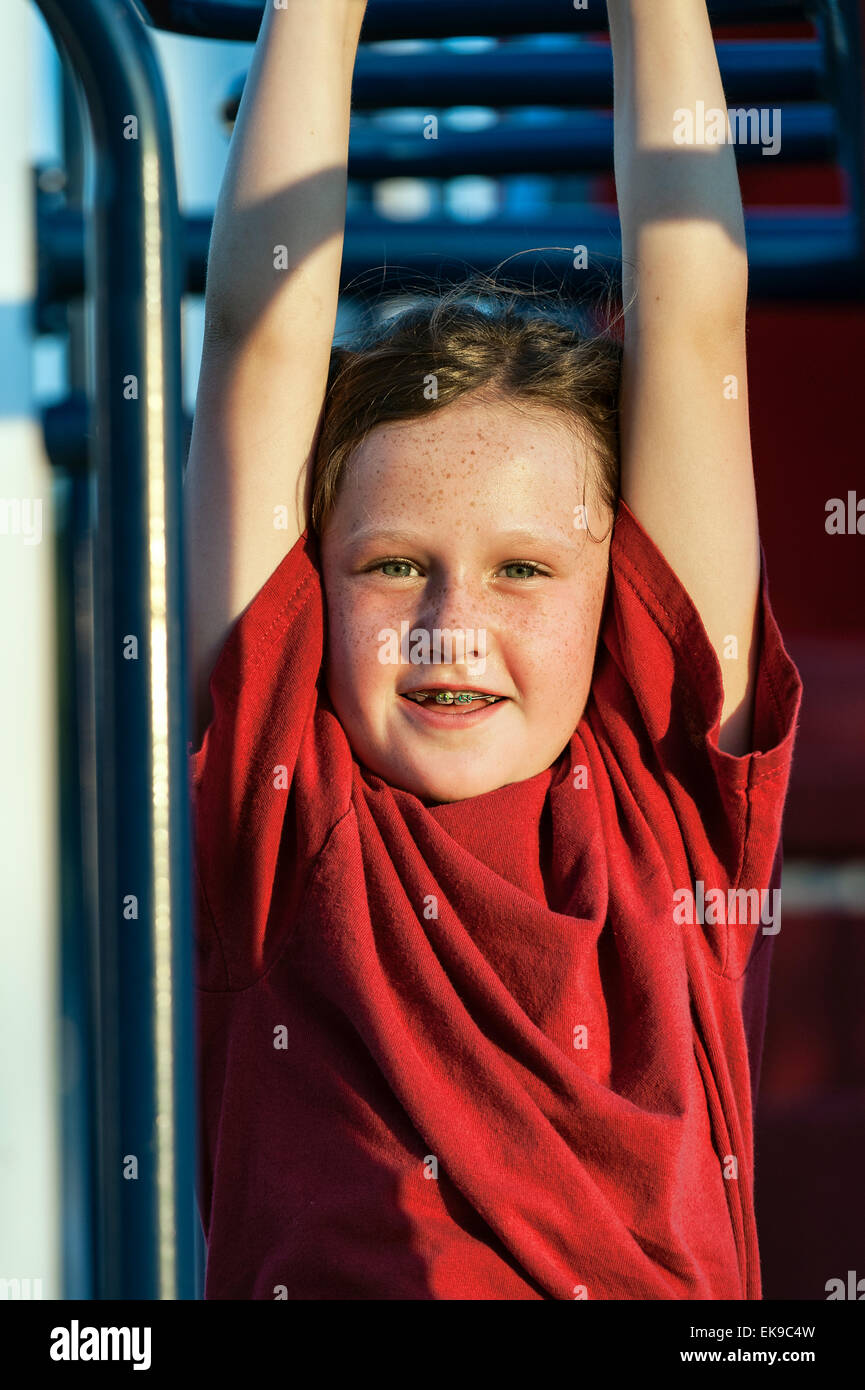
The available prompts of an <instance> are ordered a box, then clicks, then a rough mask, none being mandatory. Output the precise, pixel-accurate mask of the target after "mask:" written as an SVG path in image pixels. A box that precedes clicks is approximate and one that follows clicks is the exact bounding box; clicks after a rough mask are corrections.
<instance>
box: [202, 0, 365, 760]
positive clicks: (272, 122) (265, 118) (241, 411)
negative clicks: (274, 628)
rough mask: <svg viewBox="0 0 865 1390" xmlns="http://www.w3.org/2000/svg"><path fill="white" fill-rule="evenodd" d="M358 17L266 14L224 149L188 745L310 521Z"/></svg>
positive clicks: (298, 0)
mask: <svg viewBox="0 0 865 1390" xmlns="http://www.w3.org/2000/svg"><path fill="white" fill-rule="evenodd" d="M365 8H366V0H290V3H289V4H288V6H287V7H286V8H279V9H277V8H274V6H273V4H272V3H270V2H269V3H268V4H267V6H266V8H265V12H264V18H263V21H262V25H261V29H260V31H259V36H258V40H257V43H256V47H255V52H254V55H253V59H252V65H251V67H250V70H249V76H248V78H247V81H246V86H245V88H244V92H243V98H242V101H241V103H240V109H239V111H238V116H237V121H236V123H235V127H234V132H233V134H232V137H231V147H230V150H229V155H228V161H227V164H226V168H225V174H224V176H223V180H222V185H221V188H220V192H219V198H218V201H217V205H216V210H215V214H214V220H213V231H212V235H211V242H210V251H209V256H208V265H207V288H206V295H205V337H204V349H203V353H202V360H201V373H200V377H199V383H198V396H197V401H196V409H195V419H194V426H193V433H192V441H191V444H190V452H189V459H188V462H187V468H186V477H185V480H184V513H185V529H186V541H187V561H186V564H187V578H188V584H187V590H188V600H189V605H188V618H189V625H188V631H189V652H190V662H189V664H190V679H191V681H192V685H193V690H194V706H195V719H194V724H195V730H194V734H195V743H196V747H197V746H198V742H199V740H200V738H201V735H202V734H203V732H204V728H205V727H206V724H207V722H208V712H209V696H208V688H207V687H208V680H209V675H210V672H211V670H212V667H213V665H214V662H215V660H216V657H217V656H218V654H219V651H220V648H221V646H222V644H223V642H224V640H225V637H226V636H227V634H228V630H229V628H230V627H231V626H232V624H233V623H234V620H235V619H236V618H237V617H238V616H239V615H240V613H241V612H242V611H243V609H244V608H245V607H246V606H247V605H248V604H249V602H250V601H251V599H252V598H253V597H254V596H255V594H256V593H257V592H258V591H259V589H260V588H261V587H262V586H263V584H264V583H265V581H266V580H267V579H268V578H269V576H270V575H271V574H272V573H273V571H274V570H275V569H276V567H277V565H278V564H279V562H280V560H281V559H282V558H283V556H284V555H285V554H286V553H287V551H288V550H290V548H291V546H292V545H293V544H294V542H295V541H296V540H297V538H298V536H299V535H300V533H301V532H302V530H303V528H304V525H305V517H304V505H305V497H304V495H303V494H304V492H305V491H308V483H309V478H308V477H307V478H306V479H305V480H304V487H303V488H301V485H300V479H301V471H302V469H303V467H304V465H305V464H306V463H307V461H308V460H311V458H312V456H313V452H314V448H315V441H316V438H317V435H318V430H319V425H320V419H321V408H322V405H323V402H324V394H325V388H326V384H327V373H328V366H329V361H330V350H331V346H332V342H333V334H334V328H335V324H336V309H337V298H338V290H339V272H340V265H341V261H342V250H343V238H344V231H345V208H346V177H347V176H346V170H347V163H348V136H349V115H350V100H351V80H352V73H353V70H354V62H355V57H356V53H357V44H358V39H359V35H360V28H361V23H362V21H363V16H364V12H365ZM278 508H282V509H283V515H284V514H285V513H286V512H287V527H286V524H285V522H284V521H283V520H282V518H281V517H280V515H279V513H278V512H277V511H276V509H278ZM275 517H276V518H278V519H279V520H280V521H281V525H280V526H277V525H276V522H275Z"/></svg>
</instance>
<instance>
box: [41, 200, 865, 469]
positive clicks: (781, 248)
mask: <svg viewBox="0 0 865 1390" xmlns="http://www.w3.org/2000/svg"><path fill="white" fill-rule="evenodd" d="M566 217H567V227H568V230H567V232H564V234H563V227H564V226H565V225H566V223H565V219H566ZM491 225H492V224H491V223H489V222H472V223H466V222H457V221H444V220H436V221H435V222H430V221H422V222H416V223H410V224H406V223H395V222H392V221H388V220H387V219H386V218H380V217H376V218H370V217H367V216H366V215H365V214H363V213H361V212H355V213H353V215H352V218H351V221H350V222H349V224H348V226H347V229H346V235H345V253H344V262H343V263H344V265H351V266H352V271H351V275H350V276H349V279H351V278H353V277H354V276H355V275H356V274H357V273H358V270H359V269H362V268H363V267H362V266H361V264H360V262H361V252H360V248H361V246H364V247H365V246H367V245H369V244H370V238H374V239H376V244H375V245H374V246H372V248H371V256H372V260H371V261H370V262H369V264H370V265H378V264H379V263H380V262H381V261H382V260H383V256H384V248H385V244H388V245H390V244H391V243H392V241H393V238H394V237H395V236H396V235H397V234H399V235H400V237H405V238H406V239H410V238H412V237H416V238H417V239H418V241H419V242H421V243H423V247H424V249H425V250H427V251H429V249H430V247H433V248H434V247H435V246H436V242H435V240H434V238H435V237H437V236H438V235H439V234H441V235H446V236H447V237H448V245H449V247H453V245H454V244H455V242H456V241H459V240H460V239H461V240H462V244H463V247H464V248H465V249H469V248H474V246H475V244H476V242H477V238H478V237H481V238H482V240H485V239H486V237H487V234H488V232H489V230H490V227H491ZM212 226H213V222H212V218H210V217H207V216H191V217H187V218H186V219H185V221H184V224H183V235H184V243H185V257H184V259H185V262H186V266H187V280H186V286H185V292H186V293H187V294H194V295H200V294H203V293H204V285H205V271H206V268H207V250H208V246H209V244H210V235H211V230H212ZM618 226H619V224H618V219H617V217H616V215H615V213H609V212H606V211H605V210H604V209H603V208H597V207H587V206H579V207H575V208H574V210H573V213H572V214H571V215H570V216H568V214H567V213H566V211H564V210H563V209H562V208H561V207H560V206H558V207H556V209H555V211H554V213H551V214H548V215H546V216H545V217H544V218H543V219H541V220H538V222H537V223H532V222H526V221H521V222H514V221H513V220H512V219H502V218H501V217H497V218H496V220H495V227H496V228H497V229H499V230H500V231H501V233H502V238H501V239H502V241H503V240H504V239H505V238H506V237H508V236H509V237H511V238H512V240H511V243H510V246H509V247H507V248H506V249H505V250H504V251H503V252H502V253H501V254H502V255H510V254H512V253H513V251H514V248H515V247H520V246H523V245H525V243H526V238H527V237H531V239H532V244H535V243H536V242H537V241H539V240H547V241H551V242H556V243H561V242H565V243H567V244H570V243H571V241H572V239H573V236H574V234H575V229H576V231H577V232H580V231H582V233H583V236H584V238H585V236H587V235H591V236H594V237H595V238H596V239H598V240H599V241H603V242H604V244H605V246H607V247H612V246H615V247H616V248H618V246H619V240H618V236H619V231H618ZM58 227H59V231H60V234H59V241H58V254H59V255H62V257H63V258H64V259H63V262H62V264H60V265H59V266H58V267H57V271H58V278H59V281H60V283H61V284H62V287H63V291H62V292H63V294H64V296H65V297H66V298H71V297H72V296H74V295H80V294H81V293H82V291H83V281H84V272H83V263H82V256H81V251H80V246H79V248H78V251H77V252H76V250H75V243H76V240H78V241H79V242H80V240H81V239H82V237H83V233H82V236H81V237H79V238H76V237H75V236H74V235H73V234H72V230H71V223H70V220H69V218H68V217H65V216H64V217H63V219H62V220H61V221H60V222H55V218H54V215H53V214H50V213H44V214H42V215H41V216H40V220H39V239H40V242H41V243H42V246H43V250H44V252H45V264H46V266H47V265H49V264H50V263H51V261H52V249H53V246H54V234H55V229H56V228H58ZM745 227H746V231H747V236H748V255H749V264H750V278H749V285H750V294H751V297H752V299H762V298H774V297H775V295H776V292H777V291H776V288H775V286H776V283H777V282H776V279H775V277H772V276H771V275H770V272H771V270H772V257H773V256H777V257H780V258H781V263H782V266H783V268H784V273H785V274H787V275H791V273H793V274H795V275H796V276H797V277H798V276H799V274H800V271H801V276H802V277H804V276H806V275H807V274H810V273H811V271H812V270H816V268H817V267H818V266H819V267H822V268H823V269H825V267H826V265H827V262H828V261H831V259H832V257H833V256H837V257H838V258H839V264H840V263H842V262H843V263H844V264H846V262H847V260H848V259H849V257H850V256H851V255H853V254H854V253H855V250H856V247H857V245H858V241H857V223H856V220H855V218H853V217H852V216H850V215H849V214H848V213H846V212H844V211H836V210H834V209H831V208H830V209H815V210H814V211H812V212H785V211H783V210H780V209H779V210H777V211H775V210H773V211H771V212H766V213H761V212H758V211H756V210H754V211H746V213H745ZM497 245H498V243H497ZM809 268H810V269H809ZM812 288H813V289H814V290H816V291H817V292H816V293H814V292H812ZM52 291H53V283H52V280H51V279H50V278H49V277H48V275H47V271H46V275H45V278H44V279H43V281H42V284H41V289H40V293H41V294H42V295H43V296H50V295H51V293H52ZM850 293H851V295H855V293H856V283H855V282H851V284H850ZM781 294H782V297H785V296H788V297H789V298H791V299H801V298H819V297H820V293H819V286H815V287H811V286H809V285H808V284H806V283H803V282H802V281H801V279H799V278H797V279H793V278H791V279H790V281H789V283H788V284H787V286H786V289H784V287H783V286H782V288H781ZM50 302H51V301H50V300H47V299H46V302H45V304H44V305H43V308H47V307H49V304H50ZM70 411H71V412H72V414H71V415H70V414H69V412H70ZM76 412H77V413H76ZM80 412H81V404H80V402H79V401H76V400H75V399H74V398H71V397H70V398H69V399H68V400H67V401H64V402H59V403H57V404H56V405H53V406H51V407H49V408H48V409H47V410H46V411H45V412H44V421H45V431H46V441H47V446H48V451H49V454H50V456H51V458H52V459H53V460H54V461H55V462H56V463H58V464H59V465H62V466H71V462H70V463H68V464H67V461H66V455H65V448H66V443H65V441H66V439H67V437H70V436H74V435H76V434H78V433H80V430H81V425H80V420H81V418H82V417H81V414H80ZM188 429H189V421H188V420H187V421H186V422H185V430H186V431H188Z"/></svg>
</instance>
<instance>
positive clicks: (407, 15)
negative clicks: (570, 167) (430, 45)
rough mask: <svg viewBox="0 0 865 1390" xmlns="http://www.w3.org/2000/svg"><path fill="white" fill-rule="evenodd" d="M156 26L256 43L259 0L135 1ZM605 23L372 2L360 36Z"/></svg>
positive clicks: (740, 16) (782, 5) (721, 20)
mask: <svg viewBox="0 0 865 1390" xmlns="http://www.w3.org/2000/svg"><path fill="white" fill-rule="evenodd" d="M136 3H137V4H138V6H139V8H140V9H141V10H142V11H143V12H144V13H145V14H147V15H148V16H149V18H150V20H151V22H152V24H153V25H154V26H155V27H156V28H157V29H167V30H170V31H172V32H174V33H177V34H197V35H199V36H200V37H202V38H210V39H234V40H241V41H245V42H247V43H252V42H254V41H255V39H256V37H257V35H258V30H259V27H260V25H261V16H262V14H263V12H264V0H136ZM819 9H820V5H819V3H817V0H810V3H809V0H802V3H799V4H796V3H795V0H709V13H710V15H711V17H712V21H713V23H716V24H744V23H749V22H751V21H754V22H759V23H765V22H767V21H768V22H771V21H775V20H777V21H780V22H787V21H796V20H801V19H805V18H808V17H809V16H810V15H811V14H813V13H814V12H816V11H818V10H819ZM606 28H607V11H606V6H605V5H601V4H599V3H597V4H593V5H591V6H589V8H588V9H585V10H575V9H574V8H573V6H572V5H570V4H569V3H567V0H532V3H531V4H526V0H495V3H491V0H475V3H472V0H435V3H433V0H369V8H368V9H367V13H366V18H365V20H364V25H363V33H362V36H361V37H362V39H363V41H364V42H366V43H374V42H380V41H382V40H387V39H427V38H430V39H435V38H448V37H460V36H465V35H478V34H498V35H501V36H502V37H506V36H510V35H513V34H541V33H547V34H580V33H597V32H599V31H601V30H605V29H606Z"/></svg>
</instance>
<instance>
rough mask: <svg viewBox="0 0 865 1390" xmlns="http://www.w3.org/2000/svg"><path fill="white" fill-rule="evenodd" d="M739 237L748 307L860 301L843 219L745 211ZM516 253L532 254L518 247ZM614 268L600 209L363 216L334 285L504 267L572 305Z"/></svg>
mask: <svg viewBox="0 0 865 1390" xmlns="http://www.w3.org/2000/svg"><path fill="white" fill-rule="evenodd" d="M745 230H746V237H747V243H748V253H749V267H750V269H749V293H750V298H751V299H752V300H755V299H762V298H766V299H776V298H781V299H785V300H796V299H812V300H822V299H838V298H841V299H846V300H850V301H853V300H856V299H861V298H863V297H865V270H863V262H862V259H861V256H860V254H859V246H858V241H857V236H858V232H857V227H856V223H855V219H854V218H853V217H851V216H850V214H849V213H844V212H839V213H838V214H834V213H830V212H827V213H822V214H819V215H813V216H811V215H802V214H790V215H788V214H786V213H776V212H772V213H765V214H764V213H751V214H749V215H747V216H746V218H745ZM578 245H584V246H586V247H587V250H588V265H589V269H588V270H586V271H575V270H574V269H573V259H574V250H573V248H574V247H575V246H578ZM522 247H525V248H529V249H526V250H525V251H521V250H515V248H522ZM620 261H621V242H620V237H619V223H618V219H617V217H616V216H615V214H614V213H612V214H607V213H604V212H602V211H600V210H597V209H595V210H592V209H585V208H581V207H577V208H574V210H573V213H572V215H570V216H568V215H567V214H563V213H562V210H561V209H560V208H557V209H556V212H555V215H554V216H552V217H545V218H544V219H543V220H541V221H539V222H538V223H537V224H535V225H533V224H532V223H531V222H530V221H528V220H526V219H521V220H520V221H515V220H510V221H508V220H505V219H502V218H496V219H495V221H490V222H484V223H473V224H471V225H470V226H466V225H465V224H460V223H454V222H447V221H443V220H441V219H435V220H427V221H424V222H418V223H414V224H410V223H393V222H385V221H384V220H383V219H381V218H371V217H363V216H360V217H356V218H355V219H354V221H353V223H352V226H351V227H350V229H349V231H348V233H347V234H346V239H345V248H344V252H343V261H342V270H341V275H340V287H341V290H342V291H343V292H345V293H348V294H349V295H354V296H357V297H361V298H371V297H373V296H374V295H376V294H378V293H379V291H381V290H382V289H383V288H385V287H387V288H388V290H390V288H391V287H392V286H393V285H396V286H399V287H401V288H404V287H405V286H408V285H410V284H420V285H425V284H426V285H428V283H429V281H430V280H435V279H437V278H445V277H448V278H450V277H453V278H455V279H456V278H462V277H463V276H464V275H466V274H467V273H468V271H469V270H471V269H475V268H477V269H481V270H483V271H485V272H487V273H488V274H491V273H492V272H493V270H494V268H496V267H502V268H503V273H504V274H505V275H506V276H508V277H512V278H514V279H515V280H516V281H517V282H519V283H525V284H534V285H537V286H538V287H541V288H547V289H555V290H557V291H561V292H562V293H563V294H564V296H565V298H566V299H571V300H574V301H575V302H577V301H579V299H580V298H581V296H582V295H583V294H584V293H589V292H591V291H592V290H593V289H594V288H596V286H597V283H598V281H599V280H600V278H601V277H603V278H604V279H607V278H609V277H612V278H614V279H618V278H619V276H620Z"/></svg>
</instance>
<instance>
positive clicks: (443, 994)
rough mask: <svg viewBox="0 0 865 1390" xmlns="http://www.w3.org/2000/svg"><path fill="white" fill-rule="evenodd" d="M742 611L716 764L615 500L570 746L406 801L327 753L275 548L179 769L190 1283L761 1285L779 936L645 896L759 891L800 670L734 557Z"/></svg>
mask: <svg viewBox="0 0 865 1390" xmlns="http://www.w3.org/2000/svg"><path fill="white" fill-rule="evenodd" d="M761 621H762V640H761V643H760V646H761V655H760V663H759V677H758V684H757V692H756V708H755V715H754V729H753V739H752V749H753V751H751V752H750V753H748V754H746V755H745V756H743V757H733V756H732V755H731V754H728V753H724V752H721V751H720V750H719V749H718V746H717V733H718V723H719V716H720V711H721V704H722V691H721V672H720V666H719V662H718V659H717V657H716V655H715V652H714V650H713V648H712V647H711V645H710V643H709V639H708V637H707V634H706V632H705V629H704V627H703V624H702V622H701V620H700V618H699V615H698V613H697V611H696V609H695V607H694V605H693V603H692V601H691V600H690V598H689V597H688V595H687V593H686V592H685V590H684V588H683V587H682V585H681V583H680V581H679V580H678V579H677V577H676V575H675V574H674V573H673V571H672V569H671V568H670V566H669V565H668V563H667V562H666V560H665V559H664V557H663V556H662V554H661V553H660V551H659V550H658V548H657V547H656V546H655V544H654V543H653V542H652V541H651V539H650V538H649V536H648V535H647V533H646V532H645V531H644V530H643V528H642V527H641V525H640V524H639V522H638V521H637V520H636V518H635V517H634V515H633V513H632V512H631V511H630V509H629V508H628V507H627V505H626V504H625V503H624V502H621V503H620V504H619V508H618V512H617V516H616V523H615V529H614V533H613V539H612V542H611V549H610V575H609V580H608V588H607V597H606V604H605V608H604V614H603V619H602V624H601V631H600V636H599V641H598V648H597V659H596V666H595V670H594V674H593V681H592V687H591V692H590V696H589V700H588V703H587V706H586V710H585V713H584V715H583V718H582V719H581V721H580V723H579V725H578V727H577V729H576V731H575V733H574V735H573V738H572V739H571V742H570V745H569V747H568V748H567V749H566V750H565V751H564V752H563V753H562V755H561V756H560V757H559V758H558V759H557V761H556V762H555V763H554V764H553V766H552V767H550V768H548V769H547V770H546V771H544V772H541V773H538V775H537V776H535V777H531V778H529V779H528V780H526V781H524V782H518V783H513V784H511V785H509V786H504V787H501V788H499V789H498V790H496V791H491V792H487V793H485V794H484V795H482V796H475V797H471V798H469V799H467V800H464V801H458V802H451V803H444V804H440V805H439V804H425V803H424V802H423V801H421V800H420V799H419V798H418V797H417V796H415V795H413V794H412V793H410V792H407V791H404V790H401V789H399V788H394V787H391V786H390V785H389V784H388V783H386V782H385V781H384V780H383V779H382V778H380V777H378V776H376V775H375V774H373V773H372V772H370V771H369V770H368V769H367V768H366V767H364V766H363V765H360V764H358V762H357V760H356V759H355V758H353V756H352V751H351V748H350V746H349V743H348V740H347V738H346V735H345V732H344V730H343V728H342V726H341V724H340V723H339V721H338V719H337V717H336V714H335V712H334V710H333V708H332V706H331V704H330V702H329V700H328V696H327V691H326V687H325V684H324V680H323V671H322V662H323V653H324V651H325V650H326V647H325V622H326V608H325V601H324V590H323V584H322V581H321V576H320V571H319V568H318V565H317V559H316V550H315V543H314V539H312V538H310V537H309V536H308V535H307V533H306V532H305V533H304V534H303V535H302V536H301V537H300V539H299V540H298V541H297V543H296V544H295V545H294V546H293V548H292V549H291V551H290V552H289V553H288V554H287V555H286V556H285V558H284V559H283V560H282V562H281V563H280V565H279V566H278V568H277V569H276V570H275V571H274V573H273V574H272V575H271V577H270V578H269V579H268V581H267V583H266V584H265V585H264V587H263V588H262V589H261V590H260V591H259V593H258V594H257V595H256V597H255V598H254V599H253V601H252V603H251V604H250V605H249V607H248V608H247V609H246V610H245V612H244V613H243V614H242V615H241V617H240V618H239V619H238V620H237V622H236V623H235V625H234V627H233V628H232V630H231V632H230V633H229V636H228V638H227V640H226V642H225V645H224V647H223V649H222V651H221V653H220V656H219V659H218V661H217V663H216V666H215V668H214V671H213V674H212V677H211V682H210V691H211V697H212V701H213V717H212V721H211V723H210V726H209V727H208V729H207V732H206V733H205V736H204V740H203V743H202V746H201V748H200V749H199V751H198V752H197V753H194V754H192V756H191V761H190V768H191V777H192V789H193V806H194V813H195V845H196V859H197V875H198V878H197V883H198V889H197V892H198V911H197V950H198V985H199V992H198V1005H199V1021H198V1048H199V1058H198V1060H199V1076H200V1108H201V1172H200V1181H199V1203H200V1210H201V1216H202V1222H203V1225H204V1230H205V1235H206V1237H207V1243H208V1260H207V1273H206V1284H205V1298H208V1299H214V1298H216V1299H219V1298H242V1299H254V1298H263V1299H274V1298H280V1297H283V1298H290V1299H538V1298H558V1299H573V1298H580V1297H588V1298H593V1299H615V1298H621V1299H709V1298H721V1299H743V1298H745V1299H758V1298H759V1297H760V1292H761V1285H760V1267H759V1255H758V1247H757V1237H756V1230H755V1223H754V1204H753V1186H754V1185H753V1128H752V1125H753V1108H752V1107H753V1100H754V1095H755V1093H756V1087H757V1079H758V1075H759V1063H760V1053H761V1048H762V1035H763V1024H764V1017H765V1000H766V986H767V971H768V966H769V960H770V954H771V948H772V945H773V942H774V939H775V938H774V935H772V934H770V933H767V932H765V931H764V930H763V926H762V925H760V924H759V923H758V924H756V925H755V924H754V923H755V918H754V917H750V918H749V917H747V914H745V913H744V912H743V910H742V909H741V908H740V914H741V915H743V916H745V919H746V920H745V921H744V923H740V924H739V925H735V924H733V923H727V924H726V925H724V924H723V916H724V914H723V913H722V914H721V924H719V925H712V924H709V922H708V921H705V920H704V921H703V922H702V924H701V923H700V922H699V921H698V922H697V923H696V924H694V925H690V926H689V925H675V923H674V912H673V905H674V892H675V891H676V890H681V889H686V888H689V889H691V890H692V891H693V892H694V894H695V897H696V895H697V892H698V889H697V880H701V881H702V883H703V884H704V885H705V893H706V894H708V892H709V890H710V889H712V888H720V889H722V890H724V891H725V892H726V891H727V890H728V889H732V888H735V887H741V888H756V889H769V890H773V889H774V888H777V886H778V882H779V874H780V863H781V858H780V847H779V836H780V825H781V816H782V809H783V803H784V798H785V795H786V790H787V782H788V775H789V769H790V758H791V753H792V748H793V741H794V736H795V725H796V719H797V714H798V710H799V703H800V696H801V683H800V681H799V677H798V673H797V671H796V668H795V667H794V665H793V664H792V662H791V660H790V658H789V656H788V655H787V653H786V651H785V649H784V646H783V643H782V640H781V636H780V633H779V631H778V628H777V625H776V623H775V619H774V616H773V613H772V609H771V607H770V604H769V596H768V587H767V581H766V572H765V555H763V557H762V584H761ZM190 749H191V745H190ZM580 768H583V769H585V773H584V774H581V773H580V772H579V769H580ZM765 901H766V903H767V904H772V903H773V901H774V899H773V898H772V897H771V893H770V895H769V896H768V897H767V898H766V899H765ZM703 915H704V917H710V916H711V913H704V914H703ZM770 917H771V911H770V909H768V908H767V914H766V915H764V917H763V922H764V923H765V922H767V921H768V920H769V918H770ZM774 925H777V919H776V921H775V924H774Z"/></svg>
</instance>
